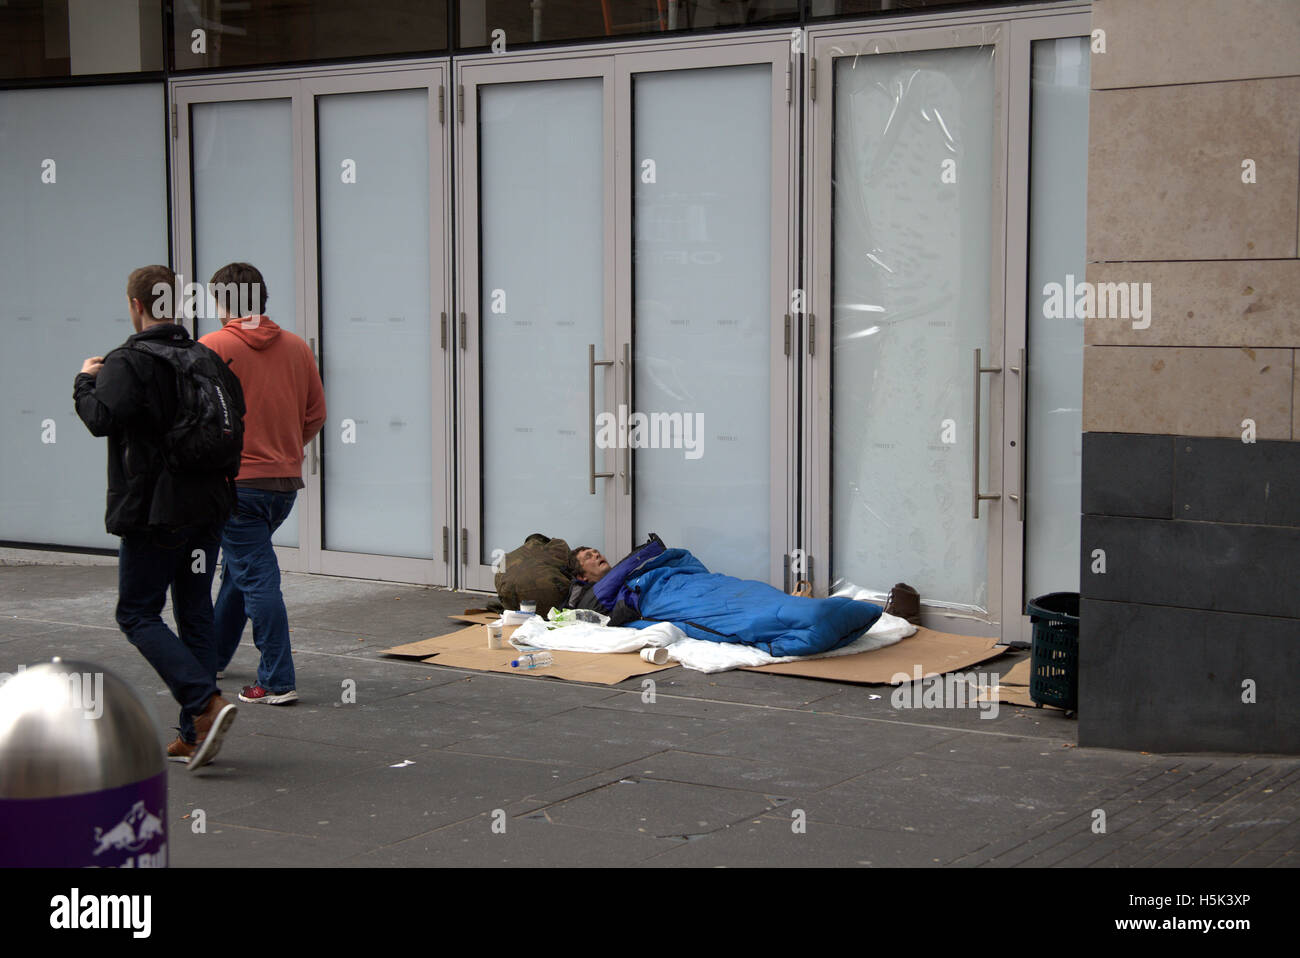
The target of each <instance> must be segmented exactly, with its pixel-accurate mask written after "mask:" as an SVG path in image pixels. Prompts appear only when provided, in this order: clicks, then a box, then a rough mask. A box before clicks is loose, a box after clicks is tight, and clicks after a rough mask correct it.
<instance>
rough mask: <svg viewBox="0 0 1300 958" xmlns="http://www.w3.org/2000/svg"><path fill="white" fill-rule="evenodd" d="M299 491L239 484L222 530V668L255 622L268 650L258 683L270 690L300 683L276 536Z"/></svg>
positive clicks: (260, 644) (259, 641)
mask: <svg viewBox="0 0 1300 958" xmlns="http://www.w3.org/2000/svg"><path fill="white" fill-rule="evenodd" d="M297 497H298V494H297V493H296V492H270V491H268V490H265V489H249V488H248V487H246V486H240V487H239V497H238V501H237V502H236V503H235V511H234V512H233V513H231V516H230V519H229V521H227V522H226V526H225V528H224V529H223V530H222V533H221V563H222V565H221V588H220V590H219V591H218V592H217V603H216V608H215V617H216V632H217V669H218V671H220V670H223V669H225V668H226V666H228V665H229V664H230V660H231V659H232V658H234V656H235V650H236V649H237V648H239V639H240V637H241V636H242V635H243V634H244V623H245V622H247V621H248V620H249V619H252V620H253V644H254V645H256V646H257V650H258V651H259V652H261V653H262V660H261V662H259V663H258V666H257V684H258V685H260V686H262V688H264V689H266V690H267V691H268V692H288V691H289V690H290V689H293V688H295V687H296V685H295V683H296V679H295V677H294V672H293V653H292V652H291V651H290V648H289V613H288V612H287V611H286V610H285V608H284V596H283V595H282V594H281V592H280V564H279V562H277V561H276V558H275V550H274V549H273V548H272V547H271V536H272V535H273V534H274V533H275V530H276V529H278V528H280V526H281V524H282V523H283V522H284V520H285V519H287V518H288V517H289V512H290V511H291V510H292V509H293V504H294V501H295V500H296V499H297Z"/></svg>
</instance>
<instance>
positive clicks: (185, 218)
mask: <svg viewBox="0 0 1300 958" xmlns="http://www.w3.org/2000/svg"><path fill="white" fill-rule="evenodd" d="M170 87H171V88H170V90H169V93H170V97H171V102H172V106H173V109H174V110H175V113H174V121H173V135H174V137H175V141H174V144H173V149H172V154H171V155H172V169H171V173H172V176H171V181H172V188H173V194H172V209H173V210H174V216H173V217H172V250H173V257H174V262H175V263H176V272H177V273H178V274H182V275H184V276H188V277H189V280H188V281H189V282H196V283H201V284H202V283H206V279H203V280H200V279H199V278H197V277H196V276H195V275H194V265H195V263H194V254H195V250H194V183H193V159H194V142H193V136H192V129H191V124H190V108H191V107H192V106H194V105H196V104H203V103H233V102H246V101H250V100H288V101H289V110H290V112H289V117H290V119H289V122H290V125H291V129H290V137H291V140H292V144H293V148H292V163H291V165H292V169H293V174H294V175H293V183H294V186H293V223H294V249H293V282H294V302H295V303H296V306H297V309H296V312H295V315H294V326H295V328H297V329H298V330H301V331H302V332H303V333H306V330H307V318H306V306H305V281H304V277H303V258H304V250H305V247H304V245H303V228H302V226H303V190H302V178H301V175H300V172H301V170H302V168H303V146H302V117H301V111H302V108H303V107H302V100H301V98H300V96H299V84H298V80H297V78H296V77H288V76H277V77H273V78H267V79H258V78H253V77H236V78H232V77H225V76H223V77H208V78H205V82H191V83H186V82H184V81H182V80H173V81H170ZM195 325H197V324H195ZM190 332H191V333H194V332H197V329H191V331H190ZM303 338H304V339H306V338H307V336H306V335H304V336H303ZM309 466H310V464H309V463H306V462H304V468H305V469H306V468H309ZM298 505H300V506H302V508H301V509H299V510H298V545H297V546H281V545H277V546H274V549H275V554H276V558H277V559H278V560H279V563H280V568H281V570H282V571H285V572H307V571H309V557H308V555H309V549H308V548H307V546H306V545H305V544H306V543H310V542H312V541H314V538H315V537H316V536H317V535H318V532H319V523H318V521H317V518H316V515H317V508H316V502H315V500H314V499H313V497H312V493H311V492H310V490H308V489H304V490H303V494H302V495H301V496H300V497H299V499H298Z"/></svg>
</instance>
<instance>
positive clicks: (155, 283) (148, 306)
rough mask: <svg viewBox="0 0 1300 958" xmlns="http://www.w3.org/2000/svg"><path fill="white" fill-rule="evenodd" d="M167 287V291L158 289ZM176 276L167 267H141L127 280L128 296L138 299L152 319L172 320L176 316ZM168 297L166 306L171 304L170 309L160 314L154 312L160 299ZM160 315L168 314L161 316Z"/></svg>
mask: <svg viewBox="0 0 1300 958" xmlns="http://www.w3.org/2000/svg"><path fill="white" fill-rule="evenodd" d="M159 286H163V287H166V291H165V292H164V291H163V290H160V289H157V287H159ZM175 293H176V274H175V273H173V272H172V271H171V270H170V269H169V268H168V267H166V266H141V267H140V268H139V269H137V270H133V271H132V272H131V275H130V276H128V277H127V278H126V295H127V296H128V297H129V298H131V299H138V300H139V301H140V305H141V307H143V308H144V313H145V315H146V316H148V317H149V318H150V319H166V320H170V319H172V318H173V317H175V315H176V301H175V299H174V296H175ZM164 296H165V297H166V302H165V303H163V305H164V306H166V305H167V304H168V303H170V304H171V308H170V309H159V311H158V313H155V312H154V303H156V302H157V301H158V300H159V299H161V298H163V297H164ZM159 313H166V314H167V315H165V316H161V315H159Z"/></svg>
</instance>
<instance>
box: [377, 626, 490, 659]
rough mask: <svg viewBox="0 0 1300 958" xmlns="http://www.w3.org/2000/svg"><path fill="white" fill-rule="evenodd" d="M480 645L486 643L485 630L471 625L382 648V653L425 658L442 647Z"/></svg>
mask: <svg viewBox="0 0 1300 958" xmlns="http://www.w3.org/2000/svg"><path fill="white" fill-rule="evenodd" d="M480 645H487V632H486V631H485V630H484V628H483V626H481V625H472V626H470V627H469V628H465V629H458V630H457V631H455V632H451V633H448V634H447V635H439V636H435V637H434V638H432V639H421V640H420V641H419V642H408V643H406V644H405V645H395V646H393V647H392V648H391V649H384V655H395V656H397V657H398V658H402V659H427V658H428V657H429V656H431V655H436V654H437V653H439V652H441V651H443V650H444V649H449V648H453V649H459V648H474V647H476V646H480Z"/></svg>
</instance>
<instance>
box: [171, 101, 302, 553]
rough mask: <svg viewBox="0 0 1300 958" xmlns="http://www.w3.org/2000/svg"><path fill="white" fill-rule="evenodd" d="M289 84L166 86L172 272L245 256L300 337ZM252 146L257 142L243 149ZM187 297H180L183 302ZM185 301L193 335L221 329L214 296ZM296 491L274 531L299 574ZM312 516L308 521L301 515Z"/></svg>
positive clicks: (271, 307)
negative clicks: (172, 189) (171, 130)
mask: <svg viewBox="0 0 1300 958" xmlns="http://www.w3.org/2000/svg"><path fill="white" fill-rule="evenodd" d="M297 90H298V84H297V83H296V82H294V81H283V80H280V81H276V80H271V81H265V82H262V83H257V84H247V83H239V84H236V83H224V84H203V85H199V86H194V87H180V88H174V89H173V100H174V101H175V103H176V113H175V120H174V124H175V133H176V141H175V142H176V143H177V158H176V162H175V164H174V168H175V172H176V181H177V190H176V198H175V202H174V203H173V209H174V210H175V211H176V229H177V247H178V250H177V253H178V255H177V257H176V261H175V262H176V264H177V272H178V274H179V275H178V281H180V282H181V283H182V284H183V286H187V287H188V285H189V284H191V283H193V284H196V288H194V289H192V290H191V292H194V293H199V290H206V289H207V283H208V280H209V279H210V278H211V277H212V274H213V273H214V272H216V271H217V270H218V269H219V268H220V267H222V266H225V265H226V264H227V263H234V262H244V263H252V264H253V265H254V266H256V267H257V268H258V270H260V271H261V273H262V276H263V278H264V279H265V289H264V290H263V292H264V294H265V298H266V303H265V308H266V314H267V316H268V317H269V318H270V319H271V320H272V321H273V322H274V323H275V324H276V325H278V326H280V327H281V328H283V329H287V330H290V331H291V332H294V333H297V334H298V335H300V336H302V335H305V329H306V319H305V314H304V309H303V282H302V271H301V268H300V266H301V258H302V250H303V247H302V242H301V233H300V223H301V219H302V196H301V192H300V178H301V177H300V172H299V171H300V170H301V166H302V152H301V149H300V141H299V138H298V125H299V117H298V110H299V108H300V107H299V104H298V103H297V101H296V100H295V95H296V93H297ZM252 145H255V146H256V148H250V147H251V146H252ZM188 298H190V297H187V299H188ZM192 299H193V304H194V308H193V316H192V321H193V326H192V331H193V333H194V335H195V336H196V337H199V336H204V335H206V334H208V333H211V332H214V331H215V330H217V329H220V328H221V320H220V319H219V318H218V317H217V314H216V303H215V301H214V300H213V299H212V298H211V297H210V296H208V295H206V294H203V293H199V294H198V295H194V296H193V297H192ZM304 505H305V503H304V496H303V495H299V497H298V502H297V504H296V505H295V506H294V508H293V511H292V512H291V513H290V514H289V518H288V519H286V520H285V522H284V524H283V525H281V526H280V528H279V529H278V530H276V532H275V535H274V536H273V537H272V542H274V543H275V546H276V552H277V554H278V555H279V557H280V564H281V567H282V568H284V569H285V570H286V571H297V572H306V571H307V570H308V564H307V553H306V550H305V548H303V543H304V542H305V541H308V540H307V539H306V537H305V535H304V533H305V532H306V531H307V530H305V529H304V528H303V525H304V522H303V517H304ZM308 521H310V520H308Z"/></svg>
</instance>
